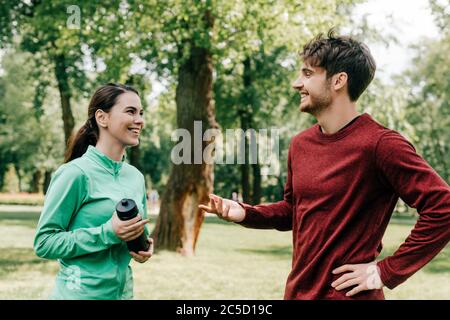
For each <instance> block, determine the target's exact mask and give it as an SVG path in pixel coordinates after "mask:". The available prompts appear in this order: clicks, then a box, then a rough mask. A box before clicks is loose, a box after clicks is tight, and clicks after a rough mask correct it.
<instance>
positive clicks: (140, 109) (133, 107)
mask: <svg viewBox="0 0 450 320" xmlns="http://www.w3.org/2000/svg"><path fill="white" fill-rule="evenodd" d="M127 108H131V109H133V110H138V109H139V111H144V109H142V108H136V107H135V106H126V107H125V109H127Z"/></svg>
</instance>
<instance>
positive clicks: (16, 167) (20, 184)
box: [14, 162, 22, 192]
mask: <svg viewBox="0 0 450 320" xmlns="http://www.w3.org/2000/svg"><path fill="white" fill-rule="evenodd" d="M14 169H15V170H16V175H17V179H18V180H19V192H22V174H21V173H20V168H19V166H18V165H17V162H16V163H15V164H14Z"/></svg>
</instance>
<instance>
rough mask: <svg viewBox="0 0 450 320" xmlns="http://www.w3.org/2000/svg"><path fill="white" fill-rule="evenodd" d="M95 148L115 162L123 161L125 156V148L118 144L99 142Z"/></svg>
mask: <svg viewBox="0 0 450 320" xmlns="http://www.w3.org/2000/svg"><path fill="white" fill-rule="evenodd" d="M95 147H96V148H97V149H98V150H99V151H100V152H101V153H103V154H104V155H106V156H107V157H108V158H110V159H111V160H114V161H122V158H123V155H124V154H125V147H124V146H121V145H118V144H117V143H108V142H107V141H104V140H99V141H98V142H97V144H96V145H95Z"/></svg>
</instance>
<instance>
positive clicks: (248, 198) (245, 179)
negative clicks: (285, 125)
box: [239, 57, 253, 203]
mask: <svg viewBox="0 0 450 320" xmlns="http://www.w3.org/2000/svg"><path fill="white" fill-rule="evenodd" d="M243 64H244V72H243V76H242V77H243V79H242V80H243V85H244V90H243V96H242V99H241V101H242V106H241V108H240V110H239V117H240V122H241V129H242V130H243V131H244V133H246V132H247V130H248V129H250V128H251V121H250V117H251V113H250V110H249V109H251V104H252V100H253V97H252V92H251V86H252V78H251V60H250V58H249V57H247V58H246V59H245V60H244V63H243ZM244 139H245V144H244V146H245V158H244V159H245V161H244V164H241V165H240V169H241V186H242V201H243V202H245V203H252V195H251V189H250V165H249V143H248V137H247V135H246V134H245V135H244Z"/></svg>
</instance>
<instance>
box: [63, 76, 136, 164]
mask: <svg viewBox="0 0 450 320" xmlns="http://www.w3.org/2000/svg"><path fill="white" fill-rule="evenodd" d="M126 92H134V93H136V94H137V95H139V93H138V92H137V90H136V89H134V88H132V87H130V86H127V85H123V84H116V83H108V84H105V85H103V86H101V87H100V88H98V89H97V91H95V93H94V95H93V96H92V98H91V101H90V102H89V107H88V119H87V121H86V123H85V124H84V125H83V126H82V127H81V128H80V129H79V130H78V132H77V133H76V134H75V135H73V134H72V135H71V136H70V138H69V141H68V142H67V145H68V147H67V150H66V153H65V155H64V163H67V162H69V161H72V160H73V159H76V158H79V157H81V156H82V155H83V154H84V153H85V152H86V150H87V148H88V146H89V145H92V146H95V144H96V143H97V140H98V136H99V131H98V126H97V121H96V120H95V112H96V111H97V110H99V109H100V110H103V111H105V112H109V110H110V109H111V108H112V107H113V106H114V105H115V104H116V102H117V98H118V97H119V96H120V95H121V94H123V93H126Z"/></svg>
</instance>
